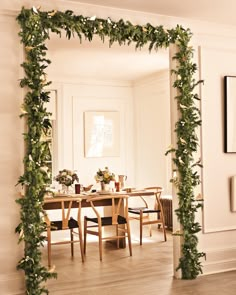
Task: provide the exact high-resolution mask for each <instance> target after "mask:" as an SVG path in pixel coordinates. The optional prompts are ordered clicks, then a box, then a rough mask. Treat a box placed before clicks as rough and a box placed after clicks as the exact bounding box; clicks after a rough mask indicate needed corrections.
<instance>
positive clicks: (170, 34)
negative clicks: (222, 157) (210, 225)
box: [17, 7, 204, 294]
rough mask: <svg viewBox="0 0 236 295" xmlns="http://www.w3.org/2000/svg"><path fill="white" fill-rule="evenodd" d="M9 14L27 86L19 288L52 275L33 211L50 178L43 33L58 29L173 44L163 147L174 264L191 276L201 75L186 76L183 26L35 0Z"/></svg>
mask: <svg viewBox="0 0 236 295" xmlns="http://www.w3.org/2000/svg"><path fill="white" fill-rule="evenodd" d="M17 20H18V22H19V24H20V26H21V31H20V33H19V35H20V37H21V42H22V43H23V45H24V48H25V61H24V62H23V64H22V67H23V68H24V70H25V77H24V78H23V79H22V80H21V82H20V86H21V87H25V88H27V93H26V95H25V99H24V103H23V105H22V114H21V117H24V118H25V119H26V123H27V127H28V128H27V131H26V133H25V135H24V137H25V144H26V153H25V157H24V165H25V171H24V174H23V175H22V176H20V178H19V181H18V183H19V184H21V185H22V186H23V187H24V188H25V195H24V197H23V198H20V199H18V200H17V202H18V203H19V204H20V206H21V223H20V224H19V226H18V227H17V232H19V233H21V234H20V240H23V241H24V242H25V253H24V257H23V258H22V259H21V260H20V262H19V264H18V268H19V269H22V270H24V272H25V275H26V288H27V291H28V292H29V293H30V294H42V292H45V289H44V287H42V286H41V283H42V282H43V281H45V280H47V279H48V278H51V277H55V273H52V272H51V271H50V270H47V269H46V268H45V267H43V266H42V265H41V261H40V260H41V253H40V245H41V244H42V242H43V237H42V233H43V231H44V230H45V225H44V222H43V220H42V217H41V213H42V211H43V209H42V203H43V198H44V194H45V190H46V189H45V187H46V185H47V184H48V183H49V181H50V179H49V177H48V174H47V173H46V172H45V169H44V167H45V162H46V160H47V155H48V142H47V141H45V140H43V139H42V135H43V134H44V133H46V132H47V130H48V129H49V128H50V114H49V113H48V112H47V111H46V108H45V107H44V104H45V102H47V101H48V100H49V93H48V92H47V91H46V90H45V89H46V88H45V87H47V86H48V85H50V81H47V77H46V74H45V69H46V68H47V66H48V65H49V64H50V60H48V59H47V56H46V53H47V48H46V46H45V41H46V40H47V39H49V38H50V34H51V33H56V34H58V35H61V32H62V31H65V32H66V36H67V38H68V39H70V38H71V37H72V36H74V35H76V36H78V37H79V38H80V39H81V40H82V37H83V36H84V37H85V38H86V39H88V40H89V41H92V39H93V36H94V35H98V36H99V37H100V38H101V40H104V38H105V36H107V37H108V38H109V43H110V45H112V44H113V43H114V42H118V43H119V44H120V45H122V44H130V43H131V42H132V43H134V44H135V46H136V48H141V47H142V46H144V45H145V44H148V45H149V50H150V51H151V50H153V49H156V50H157V49H158V48H161V47H168V46H170V45H171V44H175V45H176V47H177V53H176V54H175V55H174V56H173V59H175V60H176V62H177V67H176V69H173V70H172V74H173V75H175V81H174V83H173V87H174V88H176V90H177V92H178V94H177V96H176V97H175V98H176V101H177V108H178V114H179V117H178V120H177V122H176V124H175V132H176V145H175V146H173V147H170V149H169V150H168V151H167V153H170V152H171V153H172V155H173V164H174V169H175V170H176V176H174V177H173V179H172V182H173V184H174V185H175V187H176V188H177V195H178V197H179V207H178V208H177V209H176V211H175V212H176V215H177V217H178V220H179V222H180V225H181V231H179V232H178V233H176V234H177V235H180V236H182V240H183V243H182V251H181V258H180V261H179V266H178V268H179V269H181V272H182V278H183V279H193V278H196V277H197V276H198V274H199V273H201V263H200V258H201V257H202V256H204V253H199V252H198V250H197V244H198V241H197V236H196V234H197V232H199V231H200V230H201V227H200V225H199V223H198V222H196V221H195V212H196V210H197V208H198V207H200V206H201V204H200V203H197V202H196V200H195V196H194V187H195V186H197V185H198V184H199V181H200V179H199V175H198V173H197V172H196V170H195V168H196V167H197V166H201V164H200V162H195V161H194V157H193V155H194V153H196V151H197V146H198V138H197V135H196V128H198V127H199V126H200V124H201V121H200V119H199V116H200V112H199V110H198V108H197V107H196V106H195V103H194V101H195V100H198V99H199V97H198V95H197V94H196V93H194V88H195V86H197V85H198V84H199V83H200V82H201V81H195V80H194V77H193V76H194V73H195V72H196V71H197V67H196V64H195V63H193V61H192V58H193V48H192V47H191V46H190V45H189V42H190V40H191V35H192V34H191V32H190V30H189V29H184V28H182V27H181V26H179V25H177V26H176V28H174V29H169V30H165V29H164V28H163V26H161V25H160V26H157V27H154V26H152V25H151V24H149V23H148V24H146V25H144V26H141V25H132V24H131V23H130V22H129V21H124V20H122V19H121V20H119V21H118V22H114V21H112V20H111V19H110V18H107V19H100V18H96V17H84V16H82V15H74V13H73V12H72V11H66V12H60V11H49V12H41V11H40V10H37V9H36V8H35V7H33V8H32V9H25V8H22V11H21V13H20V14H19V15H18V17H17Z"/></svg>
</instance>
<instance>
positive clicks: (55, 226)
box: [44, 197, 84, 267]
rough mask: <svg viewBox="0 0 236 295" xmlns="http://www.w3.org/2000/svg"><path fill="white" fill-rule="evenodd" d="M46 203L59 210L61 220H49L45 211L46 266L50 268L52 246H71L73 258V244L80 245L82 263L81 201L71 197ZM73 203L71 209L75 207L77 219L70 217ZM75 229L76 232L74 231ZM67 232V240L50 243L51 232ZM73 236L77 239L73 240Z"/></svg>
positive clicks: (54, 199) (57, 198)
mask: <svg viewBox="0 0 236 295" xmlns="http://www.w3.org/2000/svg"><path fill="white" fill-rule="evenodd" d="M46 202H47V203H53V206H54V207H55V208H56V209H60V210H61V218H58V219H59V220H50V219H49V216H48V214H47V212H46V211H45V215H44V218H45V222H46V224H47V237H46V240H47V249H48V266H49V267H50V266H51V247H52V245H62V244H70V245H71V256H72V257H73V256H74V243H79V244H80V252H81V258H82V262H84V251H83V239H82V229H81V216H80V214H81V199H79V198H73V197H71V198H70V197H56V198H51V199H48V200H46ZM73 202H76V205H75V204H74V206H73V207H77V211H78V212H77V219H74V218H73V217H71V216H70V214H71V208H72V204H73ZM76 229H77V231H76ZM63 230H67V231H69V232H70V239H69V240H59V241H55V242H53V241H52V232H54V231H63ZM74 236H76V237H77V238H76V239H74Z"/></svg>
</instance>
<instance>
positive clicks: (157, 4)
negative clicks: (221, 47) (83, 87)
mask: <svg viewBox="0 0 236 295" xmlns="http://www.w3.org/2000/svg"><path fill="white" fill-rule="evenodd" d="M64 1H69V2H80V3H89V4H96V5H103V6H110V7H116V8H124V9H129V10H137V11H144V12H151V13H157V14H160V15H169V16H176V17H182V18H189V19H194V20H195V19H198V20H203V21H210V22H215V23H222V24H230V25H236V17H235V11H236V0H224V1H222V0H197V1H196V0H181V1H177V0H145V1H144V0H125V1H124V0H123V1H122V0H119V1H118V0H64ZM234 8H235V9H234ZM52 42H53V43H52V45H50V44H49V49H50V50H49V52H50V58H51V59H52V62H53V63H52V65H51V66H50V71H52V72H53V71H54V75H55V74H56V73H57V71H58V68H60V69H61V70H62V72H63V73H64V74H65V75H66V76H67V77H69V76H70V75H71V76H76V77H79V76H82V77H83V78H86V79H87V78H95V79H97V78H100V79H111V80H129V81H134V80H138V79H141V78H143V77H146V76H149V75H152V74H153V73H155V72H157V71H160V70H163V69H166V68H168V66H169V57H168V50H165V51H164V50H160V51H158V53H156V52H152V53H151V54H150V53H149V52H148V49H147V48H143V49H142V50H141V51H140V50H138V51H137V50H135V48H134V46H129V47H128V46H122V47H120V46H119V45H117V44H114V45H113V46H112V47H111V48H109V45H108V43H107V42H105V44H103V43H102V42H101V41H100V40H98V38H96V37H95V39H94V40H93V42H92V43H89V42H85V41H83V42H82V44H80V42H79V40H78V39H72V40H70V42H68V41H67V40H66V39H65V38H64V39H63V38H62V39H59V38H53V39H52ZM53 48H54V49H53ZM53 65H54V67H53ZM55 65H57V66H56V67H55Z"/></svg>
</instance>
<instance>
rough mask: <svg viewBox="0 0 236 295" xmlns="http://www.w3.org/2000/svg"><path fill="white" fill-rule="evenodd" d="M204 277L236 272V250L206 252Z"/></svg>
mask: <svg viewBox="0 0 236 295" xmlns="http://www.w3.org/2000/svg"><path fill="white" fill-rule="evenodd" d="M205 253H206V261H203V263H202V265H203V275H207V274H213V273H220V272H227V271H232V270H236V248H228V249H217V250H215V249H214V250H209V251H205Z"/></svg>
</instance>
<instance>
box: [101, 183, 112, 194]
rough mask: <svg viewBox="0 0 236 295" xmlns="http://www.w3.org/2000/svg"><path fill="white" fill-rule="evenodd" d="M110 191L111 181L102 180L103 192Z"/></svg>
mask: <svg viewBox="0 0 236 295" xmlns="http://www.w3.org/2000/svg"><path fill="white" fill-rule="evenodd" d="M109 191H110V187H109V183H105V182H103V181H101V192H109Z"/></svg>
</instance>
